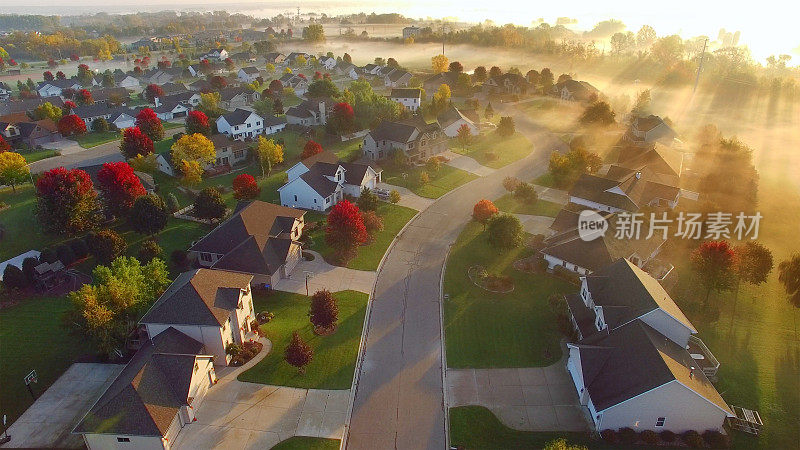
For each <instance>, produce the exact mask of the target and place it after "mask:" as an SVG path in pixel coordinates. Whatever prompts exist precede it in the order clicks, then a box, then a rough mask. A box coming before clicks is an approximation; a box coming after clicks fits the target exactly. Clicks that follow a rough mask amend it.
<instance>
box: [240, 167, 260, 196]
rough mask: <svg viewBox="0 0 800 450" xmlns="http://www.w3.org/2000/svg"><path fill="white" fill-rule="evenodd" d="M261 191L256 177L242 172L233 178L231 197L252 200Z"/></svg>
mask: <svg viewBox="0 0 800 450" xmlns="http://www.w3.org/2000/svg"><path fill="white" fill-rule="evenodd" d="M260 193H261V188H260V187H258V183H256V179H255V178H253V176H252V175H250V174H247V173H243V174H240V175H237V176H236V178H234V179H233V198H235V199H237V200H253V199H255V198H257V197H258V194H260Z"/></svg>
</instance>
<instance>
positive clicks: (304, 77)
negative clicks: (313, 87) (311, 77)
mask: <svg viewBox="0 0 800 450" xmlns="http://www.w3.org/2000/svg"><path fill="white" fill-rule="evenodd" d="M297 76H298V77H300V78H302V79H304V80H305V79H306V76H305V74H302V73H298V74H297Z"/></svg>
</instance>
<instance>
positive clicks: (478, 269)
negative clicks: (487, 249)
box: [467, 266, 514, 294]
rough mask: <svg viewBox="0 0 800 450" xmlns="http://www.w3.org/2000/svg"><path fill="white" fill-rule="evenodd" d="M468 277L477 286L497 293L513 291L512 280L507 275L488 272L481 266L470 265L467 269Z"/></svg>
mask: <svg viewBox="0 0 800 450" xmlns="http://www.w3.org/2000/svg"><path fill="white" fill-rule="evenodd" d="M467 275H468V276H469V279H470V280H472V282H473V283H474V284H475V286H478V287H479V288H482V289H485V290H487V291H489V292H494V293H497V294H507V293H509V292H513V291H514V280H513V279H512V278H511V277H510V276H508V275H496V274H492V273H488V272H487V271H486V269H485V268H484V267H483V266H472V267H470V268H469V270H468V271H467Z"/></svg>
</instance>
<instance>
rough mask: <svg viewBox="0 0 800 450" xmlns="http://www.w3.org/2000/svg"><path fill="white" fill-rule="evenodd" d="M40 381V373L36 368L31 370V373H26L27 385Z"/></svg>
mask: <svg viewBox="0 0 800 450" xmlns="http://www.w3.org/2000/svg"><path fill="white" fill-rule="evenodd" d="M38 382H39V375H38V374H37V373H36V370H31V373H29V374H27V375H25V386H30V385H31V383H38Z"/></svg>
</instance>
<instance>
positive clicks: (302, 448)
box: [272, 436, 341, 450]
mask: <svg viewBox="0 0 800 450" xmlns="http://www.w3.org/2000/svg"><path fill="white" fill-rule="evenodd" d="M340 443H341V441H340V440H339V439H325V438H316V437H308V436H293V437H290V438H289V439H286V440H285V441H281V442H279V443H278V445H276V446H275V447H272V450H337V449H338V448H339V445H340Z"/></svg>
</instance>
